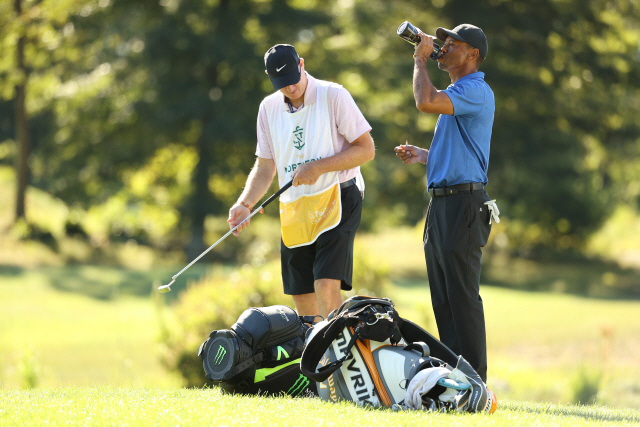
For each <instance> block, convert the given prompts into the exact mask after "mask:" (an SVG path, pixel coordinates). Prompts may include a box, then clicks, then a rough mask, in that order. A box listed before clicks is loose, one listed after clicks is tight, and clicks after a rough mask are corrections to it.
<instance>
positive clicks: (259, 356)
mask: <svg viewBox="0 0 640 427" xmlns="http://www.w3.org/2000/svg"><path fill="white" fill-rule="evenodd" d="M264 358H265V355H264V351H260V352H258V353H256V354H254V355H253V356H251V357H250V358H248V359H247V360H245V361H244V362H242V363H238V364H237V365H236V366H234V367H233V368H231V369H229V371H228V372H227V373H226V374H225V375H224V378H223V380H228V379H229V378H233V377H235V376H236V375H238V374H239V373H241V372H244V371H246V370H247V369H249V368H251V367H252V366H255V365H256V364H258V363H260V362H262V361H263V360H264Z"/></svg>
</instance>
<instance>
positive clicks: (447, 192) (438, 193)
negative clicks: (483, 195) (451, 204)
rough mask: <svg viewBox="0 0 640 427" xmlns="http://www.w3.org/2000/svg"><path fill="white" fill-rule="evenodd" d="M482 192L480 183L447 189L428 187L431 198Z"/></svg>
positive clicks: (482, 185) (482, 187)
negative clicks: (476, 191) (465, 192)
mask: <svg viewBox="0 0 640 427" xmlns="http://www.w3.org/2000/svg"><path fill="white" fill-rule="evenodd" d="M475 190H484V184H483V183H481V182H471V183H467V184H458V185H451V186H448V187H436V188H434V187H430V188H429V194H430V195H431V197H442V196H453V195H454V194H458V193H460V192H463V191H472V192H473V191H475Z"/></svg>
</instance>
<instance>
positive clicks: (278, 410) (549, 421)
mask: <svg viewBox="0 0 640 427" xmlns="http://www.w3.org/2000/svg"><path fill="white" fill-rule="evenodd" d="M0 400H1V401H2V402H3V405H2V406H1V407H0V425H7V426H8V425H16V426H17V425H40V426H44V425H47V426H57V425H84V426H103V425H105V426H106V425H109V426H141V425H153V426H194V425H212V426H247V425H257V426H351V425H363V426H371V425H382V426H386V425H390V426H411V427H413V426H421V425H428V426H434V427H438V426H442V427H451V426H469V425H473V426H504V427H513V426H567V427H574V426H575V427H583V426H602V425H605V424H606V425H608V426H632V425H638V423H640V411H638V410H637V409H614V408H607V407H587V406H572V405H551V404H534V403H522V402H514V401H509V400H506V401H502V402H500V404H499V405H500V406H499V409H498V411H497V412H496V413H495V414H493V415H485V414H442V413H428V412H417V411H410V412H393V411H391V410H389V409H385V410H380V409H377V410H376V409H366V408H360V407H357V406H355V405H353V404H351V403H341V404H335V403H329V402H322V401H321V400H319V399H292V398H288V397H282V398H263V397H237V396H228V395H222V394H221V393H220V392H219V391H218V390H217V389H195V390H193V389H192V390H186V389H177V390H156V389H138V390H127V389H115V388H61V389H55V390H31V391H7V390H0Z"/></svg>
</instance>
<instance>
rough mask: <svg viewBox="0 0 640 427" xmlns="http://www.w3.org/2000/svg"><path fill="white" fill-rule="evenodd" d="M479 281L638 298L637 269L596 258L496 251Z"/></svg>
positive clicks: (639, 280)
mask: <svg viewBox="0 0 640 427" xmlns="http://www.w3.org/2000/svg"><path fill="white" fill-rule="evenodd" d="M481 282H482V283H486V284H490V285H494V286H499V287H504V288H511V289H518V290H523V291H534V292H555V293H565V294H571V295H578V296H583V297H590V298H599V299H640V271H637V270H634V269H625V268H621V267H619V266H617V265H612V264H609V263H605V262H602V261H598V260H580V261H567V262H551V261H536V260H529V259H524V258H513V257H504V256H497V255H495V256H492V257H491V258H489V259H487V261H486V262H485V263H483V267H482V279H481Z"/></svg>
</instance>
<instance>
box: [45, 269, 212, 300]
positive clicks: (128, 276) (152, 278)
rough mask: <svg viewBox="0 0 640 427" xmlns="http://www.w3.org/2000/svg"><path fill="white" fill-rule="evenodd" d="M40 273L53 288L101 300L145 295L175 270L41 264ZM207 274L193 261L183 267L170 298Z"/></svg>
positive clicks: (161, 283) (164, 283) (173, 297)
mask: <svg viewBox="0 0 640 427" xmlns="http://www.w3.org/2000/svg"><path fill="white" fill-rule="evenodd" d="M39 270H41V272H42V273H44V275H45V276H46V277H47V279H48V281H49V283H50V284H51V286H52V287H54V288H55V289H58V290H61V291H65V292H72V293H77V294H82V295H86V296H89V297H92V298H96V299H101V300H111V299H113V298H116V297H117V296H119V295H136V296H147V295H149V293H150V292H157V290H156V288H157V287H158V286H161V285H166V284H167V283H169V282H170V281H171V277H172V276H173V275H174V274H176V273H177V271H178V270H168V269H156V270H151V271H134V270H127V269H123V268H118V267H103V266H87V265H78V266H65V267H42V268H40V269H39ZM205 274H206V266H205V265H199V266H197V265H194V266H193V267H191V268H190V269H189V270H187V271H185V272H184V273H183V274H182V275H180V277H179V278H178V279H177V280H176V282H175V283H174V284H173V285H171V290H172V292H170V293H168V294H166V296H167V298H168V299H169V300H173V299H175V298H176V297H177V295H178V294H179V292H181V291H182V290H184V289H185V288H186V285H187V283H189V282H192V281H196V280H199V279H200V278H201V277H203V276H204V275H205Z"/></svg>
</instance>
